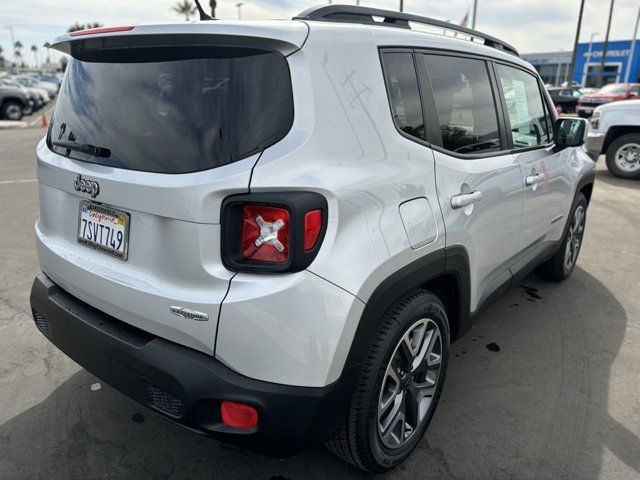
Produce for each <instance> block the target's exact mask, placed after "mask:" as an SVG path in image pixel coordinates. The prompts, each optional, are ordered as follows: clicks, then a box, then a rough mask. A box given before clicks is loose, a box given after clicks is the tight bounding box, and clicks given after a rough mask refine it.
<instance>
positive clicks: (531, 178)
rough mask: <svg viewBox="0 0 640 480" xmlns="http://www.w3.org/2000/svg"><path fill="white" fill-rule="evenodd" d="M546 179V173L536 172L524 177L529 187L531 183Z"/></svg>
mask: <svg viewBox="0 0 640 480" xmlns="http://www.w3.org/2000/svg"><path fill="white" fill-rule="evenodd" d="M543 181H544V173H536V174H534V175H529V176H528V177H526V178H525V179H524V183H525V185H526V186H527V187H530V186H531V185H535V184H537V183H541V182H543Z"/></svg>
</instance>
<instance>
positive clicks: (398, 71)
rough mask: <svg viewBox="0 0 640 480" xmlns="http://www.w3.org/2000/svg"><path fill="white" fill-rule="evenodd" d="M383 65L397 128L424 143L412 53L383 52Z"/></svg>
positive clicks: (418, 92)
mask: <svg viewBox="0 0 640 480" xmlns="http://www.w3.org/2000/svg"><path fill="white" fill-rule="evenodd" d="M382 65H383V70H384V78H385V81H386V84H387V94H388V95H389V103H390V104H391V114H392V115H393V121H394V123H395V124H396V127H398V129H399V130H400V131H401V132H404V133H406V134H407V135H410V136H412V137H416V138H419V139H421V140H425V128H424V117H423V115H422V103H421V100H420V90H419V88H418V77H417V75H416V69H415V65H414V63H413V54H412V53H411V52H386V53H383V54H382Z"/></svg>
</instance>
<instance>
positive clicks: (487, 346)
mask: <svg viewBox="0 0 640 480" xmlns="http://www.w3.org/2000/svg"><path fill="white" fill-rule="evenodd" d="M43 132H44V130H43V129H42V128H35V127H34V128H26V129H21V130H6V131H0V478H1V479H29V480H33V479H83V480H85V479H94V478H95V479H98V478H117V479H118V478H144V479H168V478H172V479H183V478H184V479H186V478H190V479H204V478H207V479H212V478H216V479H217V478H220V479H249V478H250V479H267V480H269V479H271V480H285V479H288V480H296V479H325V478H331V479H337V478H340V479H341V478H354V479H358V478H370V477H371V476H369V475H366V474H363V473H361V472H359V471H358V470H356V469H354V468H351V467H349V466H347V465H346V464H344V463H343V462H342V461H340V460H338V459H337V458H335V457H333V456H332V455H331V454H329V453H328V452H327V451H325V450H324V449H323V448H321V447H317V448H313V449H310V450H308V451H306V452H304V453H301V454H299V455H296V456H294V457H291V458H288V459H283V460H280V459H272V458H265V457H262V456H259V455H256V454H253V453H251V452H246V451H243V450H240V449H238V448H235V447H230V446H226V445H223V444H220V443H219V442H216V441H214V440H210V439H207V438H203V437H200V436H197V435H196V434H193V433H191V432H189V431H186V430H184V429H182V428H181V427H179V426H177V425H174V424H172V423H171V422H169V421H167V420H165V419H163V418H161V417H159V416H158V415H157V414H155V413H153V412H151V411H149V410H147V409H145V408H143V407H141V406H139V405H138V404H136V403H134V402H133V401H131V400H129V399H128V398H126V397H124V396H122V395H121V394H120V393H118V392H116V391H114V390H113V389H111V388H110V387H109V386H107V385H105V384H103V383H101V384H100V388H97V385H96V384H98V383H100V381H99V380H98V379H96V378H95V377H94V376H92V375H91V374H89V373H88V372H86V371H85V370H83V369H82V368H80V367H79V366H78V365H77V364H75V363H74V362H72V361H71V360H69V359H68V358H67V357H65V356H64V355H63V354H62V353H60V352H59V351H58V350H56V349H55V348H54V347H52V346H51V345H50V344H49V343H48V341H46V340H45V338H44V337H43V336H42V335H41V334H40V333H39V332H38V331H37V330H36V328H35V327H34V326H33V322H32V320H31V315H30V309H29V303H28V297H29V290H30V287H31V282H32V279H33V277H34V276H35V275H36V273H37V272H38V263H37V258H36V252H35V245H34V240H33V223H34V220H35V218H36V215H37V206H38V201H37V184H36V183H35V180H34V179H35V160H34V158H35V153H34V148H35V145H36V143H37V141H38V140H39V138H40V137H41V136H42V135H43ZM496 347H497V348H496ZM496 350H497V351H496ZM92 386H93V388H92ZM377 478H389V479H405V478H412V479H415V478H421V479H422V478H434V479H442V478H456V479H458V478H459V479H490V478H499V479H507V478H518V479H534V478H535V479H583V480H589V479H596V478H598V479H616V480H618V479H620V480H623V479H638V478H640V182H633V181H625V180H619V179H616V178H614V177H612V176H611V175H610V174H609V173H608V171H607V170H606V169H605V168H604V161H603V159H601V160H600V162H599V165H598V178H597V183H596V187H595V191H594V194H593V199H592V201H591V205H590V208H589V212H588V220H587V229H586V234H585V240H584V246H583V249H582V253H581V256H580V259H579V261H578V266H577V268H576V271H575V272H574V274H573V276H572V277H571V278H570V279H569V280H568V281H566V282H564V283H562V284H550V283H545V282H542V281H540V280H538V279H536V278H535V277H531V278H528V279H527V280H526V281H525V282H523V283H522V284H521V285H518V286H515V287H514V288H512V289H511V291H510V292H509V293H508V294H507V295H506V296H505V297H503V298H502V299H501V300H500V301H499V302H498V303H496V304H495V305H494V306H493V307H492V308H491V309H489V310H488V311H487V312H486V313H485V314H484V315H483V316H482V317H481V318H480V319H479V321H478V323H477V324H476V326H475V327H474V328H473V330H472V331H471V332H470V333H469V334H468V335H467V336H466V337H465V338H464V339H462V340H461V341H459V342H457V343H456V344H455V345H454V346H453V348H452V358H451V361H450V366H449V372H448V374H447V383H446V385H445V389H444V394H443V398H442V400H441V403H440V406H439V408H438V410H437V412H436V414H435V417H434V420H433V422H432V425H431V427H430V429H429V431H428V432H427V436H426V437H425V438H424V440H423V441H422V443H421V444H420V446H419V448H418V449H417V450H416V452H415V453H414V454H413V455H412V456H411V457H410V458H409V460H408V461H407V462H406V463H405V464H404V465H403V466H402V467H401V468H399V469H397V470H396V471H394V472H391V473H389V474H386V475H381V476H379V477H377Z"/></svg>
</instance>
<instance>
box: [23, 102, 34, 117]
mask: <svg viewBox="0 0 640 480" xmlns="http://www.w3.org/2000/svg"><path fill="white" fill-rule="evenodd" d="M34 111H35V109H34V106H33V104H31V105H27V106H25V107H24V109H23V110H22V114H23V115H27V116H28V115H31V114H32V113H33V112H34Z"/></svg>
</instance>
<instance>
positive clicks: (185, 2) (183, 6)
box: [172, 0, 198, 22]
mask: <svg viewBox="0 0 640 480" xmlns="http://www.w3.org/2000/svg"><path fill="white" fill-rule="evenodd" d="M172 10H173V11H174V12H176V13H179V14H180V15H184V16H185V18H186V20H187V22H188V21H189V20H190V19H191V15H193V14H195V13H196V12H197V11H198V9H197V8H196V6H195V5H194V4H192V3H191V2H190V1H189V0H182V1H180V2H178V3H176V4H175V5H174V6H173V8H172Z"/></svg>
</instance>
